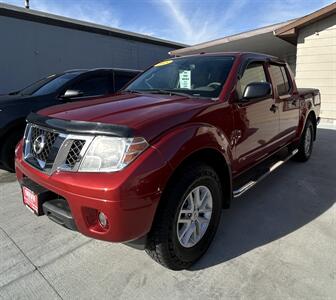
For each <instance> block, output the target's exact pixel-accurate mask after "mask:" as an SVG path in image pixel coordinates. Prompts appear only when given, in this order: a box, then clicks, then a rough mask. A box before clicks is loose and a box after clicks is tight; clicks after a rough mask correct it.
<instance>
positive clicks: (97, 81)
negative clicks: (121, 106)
mask: <svg viewBox="0 0 336 300" xmlns="http://www.w3.org/2000/svg"><path fill="white" fill-rule="evenodd" d="M70 89H72V90H76V91H80V92H82V93H83V95H82V97H90V96H100V95H106V94H108V93H111V92H112V80H111V79H110V77H108V76H99V77H92V78H87V79H84V80H82V81H79V82H77V83H75V84H74V85H73V86H72V87H71V88H70Z"/></svg>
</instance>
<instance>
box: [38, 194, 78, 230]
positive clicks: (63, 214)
mask: <svg viewBox="0 0 336 300" xmlns="http://www.w3.org/2000/svg"><path fill="white" fill-rule="evenodd" d="M42 207H43V212H44V214H45V215H46V216H47V217H48V218H49V219H50V220H52V221H54V222H55V223H57V224H59V225H62V226H64V227H66V228H68V229H70V230H74V231H77V226H76V224H75V221H74V219H73V217H72V215H71V211H70V208H69V205H68V203H67V202H66V200H65V199H53V200H49V201H47V202H44V203H43V205H42Z"/></svg>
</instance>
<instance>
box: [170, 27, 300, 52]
mask: <svg viewBox="0 0 336 300" xmlns="http://www.w3.org/2000/svg"><path fill="white" fill-rule="evenodd" d="M292 21H293V20H291V21H287V22H284V23H280V24H275V25H271V26H267V27H263V28H259V29H256V30H252V31H247V32H243V33H240V34H236V35H232V36H228V37H224V38H222V39H218V40H214V41H210V42H206V43H201V44H197V45H194V46H191V47H186V48H182V49H178V50H173V51H170V52H169V54H170V55H173V56H180V55H190V54H197V53H202V52H205V53H209V52H226V51H244V52H260V53H266V54H270V55H273V56H277V57H282V56H283V54H284V53H290V52H295V51H296V47H295V46H294V45H292V44H290V43H288V42H286V41H284V40H282V39H279V38H278V37H276V36H275V35H274V30H276V29H277V28H280V27H282V26H284V25H287V24H289V23H290V22H292Z"/></svg>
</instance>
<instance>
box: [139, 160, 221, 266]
mask: <svg viewBox="0 0 336 300" xmlns="http://www.w3.org/2000/svg"><path fill="white" fill-rule="evenodd" d="M161 201H163V202H161V205H160V206H159V208H158V211H157V213H156V216H155V220H154V222H153V226H152V229H151V231H150V233H149V235H148V241H147V245H146V252H147V254H148V255H149V256H150V257H151V258H152V259H154V260H155V261H156V262H158V263H159V264H161V265H163V266H164V267H166V268H169V269H172V270H181V269H186V268H189V267H190V266H191V265H192V264H193V263H194V262H196V261H197V260H198V259H199V258H200V257H201V256H202V255H203V254H204V253H205V251H206V250H207V249H208V247H209V245H210V244H211V241H212V240H213V238H214V236H215V233H216V230H217V227H218V224H219V220H220V216H221V208H222V188H221V183H220V180H219V177H218V175H217V173H216V172H215V171H214V170H213V168H211V167H210V166H208V165H205V164H196V165H189V166H188V167H186V168H184V169H183V170H182V172H179V173H178V175H176V178H174V180H173V183H171V184H170V185H169V187H168V188H167V190H166V191H165V193H164V195H163V197H162V199H161Z"/></svg>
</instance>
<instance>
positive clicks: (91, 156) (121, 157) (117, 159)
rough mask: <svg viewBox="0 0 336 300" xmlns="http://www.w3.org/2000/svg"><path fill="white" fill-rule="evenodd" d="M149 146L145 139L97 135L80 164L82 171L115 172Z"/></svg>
mask: <svg viewBox="0 0 336 300" xmlns="http://www.w3.org/2000/svg"><path fill="white" fill-rule="evenodd" d="M147 147H148V143H147V142H146V140H145V139H143V138H140V137H136V138H116V137H105V136H97V137H95V138H94V140H93V141H92V143H91V145H90V146H89V148H88V150H87V151H86V153H85V155H84V157H83V160H82V162H81V164H80V167H79V170H78V171H80V172H114V171H119V170H121V169H123V168H124V167H126V166H127V165H128V164H129V163H130V162H132V161H133V160H134V159H135V158H136V157H137V156H138V155H139V154H140V153H141V152H143V151H144V150H145V149H146V148H147Z"/></svg>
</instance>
